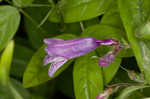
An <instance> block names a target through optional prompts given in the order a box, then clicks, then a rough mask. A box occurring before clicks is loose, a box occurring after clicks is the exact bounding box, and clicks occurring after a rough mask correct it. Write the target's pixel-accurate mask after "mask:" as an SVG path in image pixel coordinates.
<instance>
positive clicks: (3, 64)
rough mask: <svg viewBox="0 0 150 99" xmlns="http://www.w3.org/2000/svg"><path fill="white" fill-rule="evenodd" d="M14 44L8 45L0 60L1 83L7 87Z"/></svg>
mask: <svg viewBox="0 0 150 99" xmlns="http://www.w3.org/2000/svg"><path fill="white" fill-rule="evenodd" d="M13 50H14V42H13V41H11V42H10V43H8V45H7V47H6V48H5V50H4V52H3V53H2V55H1V59H0V83H2V84H4V85H7V84H8V81H9V72H10V67H11V62H12V57H13Z"/></svg>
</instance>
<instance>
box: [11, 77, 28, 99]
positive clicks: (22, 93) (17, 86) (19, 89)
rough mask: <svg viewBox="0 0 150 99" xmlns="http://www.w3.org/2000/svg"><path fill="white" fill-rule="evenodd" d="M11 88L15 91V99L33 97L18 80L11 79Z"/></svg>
mask: <svg viewBox="0 0 150 99" xmlns="http://www.w3.org/2000/svg"><path fill="white" fill-rule="evenodd" d="M9 88H10V90H11V91H12V93H13V96H14V99H31V96H30V94H29V92H28V91H27V90H26V89H25V88H23V86H22V84H21V83H20V82H18V81H17V80H15V79H11V84H10V85H9Z"/></svg>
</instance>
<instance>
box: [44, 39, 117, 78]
mask: <svg viewBox="0 0 150 99" xmlns="http://www.w3.org/2000/svg"><path fill="white" fill-rule="evenodd" d="M44 43H46V44H48V46H47V47H46V48H45V51H46V52H47V54H48V56H46V57H45V59H44V63H43V64H44V65H47V64H49V63H51V66H50V68H49V76H51V77H52V76H53V75H54V73H55V72H56V71H57V70H58V69H59V68H60V67H61V66H62V65H63V64H65V63H66V62H67V61H68V60H69V59H72V58H76V57H79V56H82V55H84V54H87V53H89V52H90V51H92V50H94V49H96V48H97V47H98V46H100V45H107V46H109V45H116V44H117V41H116V40H113V39H108V40H96V39H95V38H92V37H87V38H77V39H73V40H66V41H64V40H63V39H58V38H52V39H50V38H47V39H44Z"/></svg>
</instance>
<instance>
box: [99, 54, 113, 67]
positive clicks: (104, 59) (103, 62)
mask: <svg viewBox="0 0 150 99" xmlns="http://www.w3.org/2000/svg"><path fill="white" fill-rule="evenodd" d="M114 58H115V55H114V54H113V52H112V51H111V52H108V53H107V54H106V55H105V56H103V57H102V58H100V59H99V61H98V63H99V65H100V66H108V65H110V64H111V63H112V62H113V61H114Z"/></svg>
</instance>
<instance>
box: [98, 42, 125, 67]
mask: <svg viewBox="0 0 150 99" xmlns="http://www.w3.org/2000/svg"><path fill="white" fill-rule="evenodd" d="M123 47H124V46H122V45H119V44H118V45H117V46H116V47H115V49H114V50H112V51H110V52H108V53H107V54H106V55H105V56H103V57H102V58H100V59H99V61H98V64H99V65H100V66H102V67H105V66H109V65H110V64H111V63H112V62H113V61H114V59H115V56H116V55H117V53H118V52H119V51H120V50H121V48H123Z"/></svg>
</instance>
